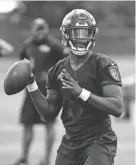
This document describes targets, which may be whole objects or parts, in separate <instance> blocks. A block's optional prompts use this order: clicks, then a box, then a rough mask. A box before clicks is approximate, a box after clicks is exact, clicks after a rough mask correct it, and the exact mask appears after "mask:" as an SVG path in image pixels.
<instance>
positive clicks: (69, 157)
mask: <svg viewBox="0 0 136 165" xmlns="http://www.w3.org/2000/svg"><path fill="white" fill-rule="evenodd" d="M116 148H117V139H116V137H115V139H114V140H111V139H108V138H107V136H106V135H105V137H104V136H103V138H101V139H100V140H95V141H94V142H92V143H91V144H88V145H86V146H84V147H81V148H78V149H68V148H66V147H65V146H62V145H61V146H60V147H59V149H58V151H57V158H56V163H55V165H113V164H114V157H115V155H116Z"/></svg>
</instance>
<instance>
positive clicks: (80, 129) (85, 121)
mask: <svg viewBox="0 0 136 165" xmlns="http://www.w3.org/2000/svg"><path fill="white" fill-rule="evenodd" d="M62 69H66V70H67V72H69V74H70V75H71V76H72V77H73V78H74V79H75V80H76V81H77V82H78V84H79V85H80V86H81V87H82V88H85V89H87V90H89V91H91V92H92V93H93V94H96V95H98V96H103V95H102V86H103V85H106V84H115V85H119V86H121V85H122V82H121V76H120V72H119V67H118V65H117V64H116V63H115V62H114V61H113V60H112V59H110V58H109V57H108V56H105V55H102V54H99V53H92V54H91V56H90V58H89V59H88V60H87V61H86V62H85V63H84V64H83V65H82V66H81V67H80V68H79V69H78V70H76V71H75V70H73V69H72V67H71V65H70V59H69V57H66V58H64V59H63V60H61V61H59V62H58V63H57V64H56V65H55V66H54V67H52V68H51V69H50V70H49V72H48V76H49V78H48V83H47V88H48V89H55V90H57V91H58V92H59V93H60V97H61V98H62V105H63V109H62V114H61V119H62V121H63V124H64V127H65V129H66V136H67V138H68V139H73V140H76V139H86V140H87V139H88V138H89V139H93V138H96V137H97V136H98V137H100V136H101V135H102V134H103V133H104V132H106V131H107V130H111V120H110V116H109V114H106V113H103V112H101V111H100V110H99V109H96V107H93V106H92V107H90V106H87V105H86V103H85V102H84V101H82V100H81V99H79V98H75V97H74V96H73V95H72V94H71V93H70V92H69V91H68V90H65V89H62V84H61V82H60V80H59V79H58V75H59V73H60V72H61V71H62Z"/></svg>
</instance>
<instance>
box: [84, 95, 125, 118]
mask: <svg viewBox="0 0 136 165" xmlns="http://www.w3.org/2000/svg"><path fill="white" fill-rule="evenodd" d="M85 103H86V104H87V105H88V106H90V107H92V106H93V107H96V109H98V110H99V111H101V112H104V113H107V114H110V115H113V116H116V117H120V115H121V113H122V105H123V103H122V101H121V100H118V99H117V98H114V97H101V96H97V95H95V94H93V93H90V95H89V97H88V99H87V100H86V101H85Z"/></svg>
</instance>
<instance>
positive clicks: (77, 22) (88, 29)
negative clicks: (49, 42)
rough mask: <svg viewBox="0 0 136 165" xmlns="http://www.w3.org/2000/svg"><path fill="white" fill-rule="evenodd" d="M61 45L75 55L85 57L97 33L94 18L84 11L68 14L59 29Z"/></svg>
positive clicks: (79, 10) (93, 43)
mask: <svg viewBox="0 0 136 165" xmlns="http://www.w3.org/2000/svg"><path fill="white" fill-rule="evenodd" d="M60 30H61V32H62V43H63V44H64V46H67V47H68V48H69V49H70V50H71V51H72V52H73V53H75V54H76V55H85V54H86V53H87V52H88V51H89V49H90V48H93V47H94V45H95V35H96V33H97V32H98V28H97V27H96V21H95V19H94V17H93V16H92V15H91V14H90V13H89V12H87V11H86V10H84V9H75V10H72V11H71V12H70V13H68V14H67V15H66V16H65V17H64V19H63V21H62V25H61V27H60Z"/></svg>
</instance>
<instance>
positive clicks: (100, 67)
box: [27, 9, 123, 165]
mask: <svg viewBox="0 0 136 165" xmlns="http://www.w3.org/2000/svg"><path fill="white" fill-rule="evenodd" d="M60 30H61V32H62V42H63V44H64V46H65V47H68V48H69V56H68V57H66V58H64V59H62V60H60V61H59V62H57V63H56V64H55V65H54V66H53V67H51V68H50V69H49V71H48V83H47V96H46V97H44V96H43V95H42V94H41V92H40V91H39V89H38V86H37V84H36V81H35V79H34V76H33V74H32V77H31V79H30V81H29V84H28V85H27V89H28V92H30V95H31V97H32V100H33V103H34V105H35V107H36V109H37V111H38V112H39V114H40V115H41V116H42V118H43V119H45V120H53V119H54V118H56V116H57V115H58V114H59V112H60V110H62V113H61V119H62V122H63V125H64V127H65V135H64V136H63V138H62V141H61V144H60V146H59V149H58V150H57V158H56V165H113V164H114V157H115V155H116V151H117V136H116V134H115V132H114V131H113V129H112V127H111V118H110V115H112V116H115V117H120V116H121V114H122V111H123V97H122V90H121V86H122V82H121V76H120V72H119V67H118V65H117V64H116V62H115V61H113V60H112V59H111V58H110V57H108V56H106V55H103V54H101V53H95V52H93V51H92V48H93V47H94V46H95V37H96V34H97V32H98V28H97V26H96V21H95V19H94V17H93V16H92V15H91V14H90V13H89V12H88V11H86V10H83V9H75V10H72V11H71V12H70V13H68V14H67V15H66V16H65V17H64V19H63V21H62V25H61V28H60Z"/></svg>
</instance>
